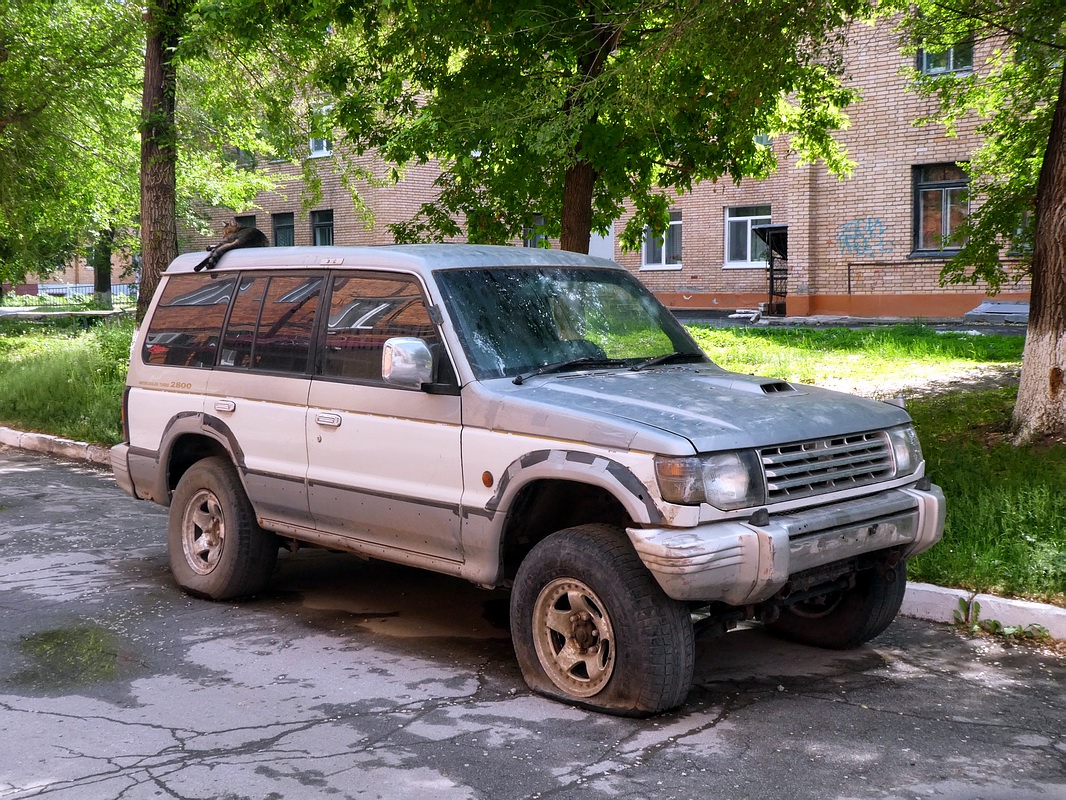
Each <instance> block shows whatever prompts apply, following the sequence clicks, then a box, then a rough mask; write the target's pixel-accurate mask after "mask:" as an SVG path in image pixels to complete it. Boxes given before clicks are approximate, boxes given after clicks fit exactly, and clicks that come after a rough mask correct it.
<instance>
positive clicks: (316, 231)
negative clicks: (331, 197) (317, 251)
mask: <svg viewBox="0 0 1066 800" xmlns="http://www.w3.org/2000/svg"><path fill="white" fill-rule="evenodd" d="M311 244H314V245H318V246H319V247H329V246H330V245H331V244H333V209H327V210H325V211H312V212H311Z"/></svg>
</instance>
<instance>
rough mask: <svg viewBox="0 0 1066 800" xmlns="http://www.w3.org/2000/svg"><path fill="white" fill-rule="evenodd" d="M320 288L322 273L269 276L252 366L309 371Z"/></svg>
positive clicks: (277, 370) (269, 370)
mask: <svg viewBox="0 0 1066 800" xmlns="http://www.w3.org/2000/svg"><path fill="white" fill-rule="evenodd" d="M321 289H322V277H321V276H308V277H300V276H293V277H277V276H276V277H272V278H271V279H270V285H269V286H268V287H267V292H266V297H264V298H263V307H262V311H261V313H260V315H259V326H258V328H257V329H256V334H255V342H254V344H253V348H252V369H256V370H263V371H265V372H306V371H307V365H308V359H309V357H310V354H311V337H312V334H313V332H314V326H315V312H316V311H317V310H318V298H319V296H320V294H321Z"/></svg>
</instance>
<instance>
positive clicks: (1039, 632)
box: [952, 597, 1051, 642]
mask: <svg viewBox="0 0 1066 800" xmlns="http://www.w3.org/2000/svg"><path fill="white" fill-rule="evenodd" d="M952 616H953V617H954V619H955V626H956V627H957V628H960V629H962V630H964V631H966V632H967V633H968V634H970V636H977V635H978V634H980V633H986V634H988V635H990V636H999V637H1002V638H1004V639H1010V640H1014V641H1027V642H1043V641H1046V640H1047V639H1050V638H1051V633H1050V631H1048V629H1047V628H1045V627H1044V626H1043V625H1038V624H1037V623H1035V622H1031V623H1029V624H1028V625H1004V624H1003V623H1002V622H1000V621H999V620H998V619H981V604H980V603H979V602H977V601H976V600H967V599H966V598H965V597H960V598H959V607H958V608H957V609H955V611H954V612H952Z"/></svg>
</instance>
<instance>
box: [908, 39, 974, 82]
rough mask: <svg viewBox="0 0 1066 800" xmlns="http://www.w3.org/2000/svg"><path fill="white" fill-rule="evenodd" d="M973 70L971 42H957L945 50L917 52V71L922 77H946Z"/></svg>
mask: <svg viewBox="0 0 1066 800" xmlns="http://www.w3.org/2000/svg"><path fill="white" fill-rule="evenodd" d="M972 69H973V40H972V39H970V40H967V41H965V42H959V43H957V44H954V45H952V46H951V47H949V48H948V49H947V50H936V51H934V50H919V51H918V70H919V71H920V72H921V73H922V74H923V75H947V74H950V73H953V72H970V71H971V70H972Z"/></svg>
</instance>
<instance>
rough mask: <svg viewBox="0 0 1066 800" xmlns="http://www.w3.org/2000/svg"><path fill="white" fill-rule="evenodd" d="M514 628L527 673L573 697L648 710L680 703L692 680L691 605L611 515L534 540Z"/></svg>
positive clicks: (601, 705)
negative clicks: (603, 521) (663, 582)
mask: <svg viewBox="0 0 1066 800" xmlns="http://www.w3.org/2000/svg"><path fill="white" fill-rule="evenodd" d="M511 633H512V638H513V639H514V646H515V653H516V654H517V656H518V662H519V665H520V666H521V667H522V674H523V676H524V677H525V679H526V683H528V684H529V686H530V688H532V689H533V690H534V691H536V692H539V693H541V694H545V695H548V696H551V697H554V698H556V699H559V700H563V701H565V702H569V703H574V704H577V705H582V706H585V707H588V708H594V709H596V710H599V711H607V712H610V713H613V714H623V715H629V716H645V715H648V714H655V713H658V712H660V711H665V710H667V709H669V708H672V707H674V706H676V705H679V704H680V703H681V702H683V701H684V699H685V697H686V695H687V694H688V690H689V686H690V684H691V682H692V669H693V661H694V643H693V632H692V623H691V619H690V615H689V611H688V608H687V607H686V606H685V605H684V604H683V603H679V602H677V601H675V600H671V599H670V598H669V597H667V596H666V595H665V594H664V593H663V591H662V589H661V588H660V587H659V585H658V584H657V583H656V582H655V579H654V578H652V576H651V574H650V573H649V572H648V570H647V569H646V568H645V567H644V565H643V564H642V563H641V561H640V559H639V558H638V557H637V555H636V553H635V552H634V551H633V549H632V547H631V546H630V544H629V542H628V541H627V540H626V537H625V533H624V532H623V531H622V530H621V529H619V528H616V527H612V526H609V525H583V526H580V527H576V528H568V529H566V530H563V531H559V532H558V533H555V534H552V535H551V536H549V537H548V538H546V539H545V540H544V541H542V542H540V543H539V544H538V545H537V546H536V547H534V548H533V550H532V551H531V552H530V553H529V555H528V556H526V559H525V560H524V561H523V562H522V565H521V567H520V568H519V570H518V575H517V576H516V578H515V583H514V587H513V589H512V593H511Z"/></svg>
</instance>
